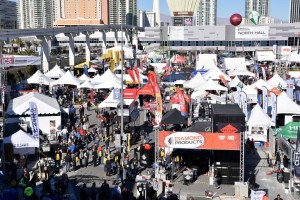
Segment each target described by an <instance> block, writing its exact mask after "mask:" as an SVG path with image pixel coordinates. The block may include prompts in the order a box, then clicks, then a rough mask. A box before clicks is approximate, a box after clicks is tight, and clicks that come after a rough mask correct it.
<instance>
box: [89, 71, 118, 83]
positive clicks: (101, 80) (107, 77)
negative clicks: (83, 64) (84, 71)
mask: <svg viewBox="0 0 300 200" xmlns="http://www.w3.org/2000/svg"><path fill="white" fill-rule="evenodd" d="M107 80H114V81H115V82H119V83H120V82H121V79H119V78H118V77H117V76H116V75H115V74H114V73H112V71H111V70H110V69H107V70H106V71H105V72H104V74H102V75H101V76H100V77H97V78H93V79H92V83H93V84H97V83H104V82H106V81H107Z"/></svg>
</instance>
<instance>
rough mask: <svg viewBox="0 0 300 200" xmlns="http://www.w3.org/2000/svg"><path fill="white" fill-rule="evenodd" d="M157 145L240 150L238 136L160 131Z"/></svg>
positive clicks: (232, 134) (180, 147) (236, 134)
mask: <svg viewBox="0 0 300 200" xmlns="http://www.w3.org/2000/svg"><path fill="white" fill-rule="evenodd" d="M158 145H159V147H169V148H178V149H210V150H240V134H239V133H210V132H200V133H198V132H175V133H174V132H171V131H161V132H159V142H158Z"/></svg>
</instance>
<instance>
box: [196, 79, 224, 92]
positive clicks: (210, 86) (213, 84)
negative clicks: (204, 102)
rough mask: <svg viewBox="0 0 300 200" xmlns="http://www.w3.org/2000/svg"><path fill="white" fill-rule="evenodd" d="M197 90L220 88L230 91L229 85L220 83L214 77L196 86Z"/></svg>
mask: <svg viewBox="0 0 300 200" xmlns="http://www.w3.org/2000/svg"><path fill="white" fill-rule="evenodd" d="M195 90H220V91H228V89H227V87H225V86H222V85H219V84H218V83H216V82H215V81H213V80H212V79H209V80H208V81H206V82H205V83H203V84H202V85H200V86H199V87H196V88H195Z"/></svg>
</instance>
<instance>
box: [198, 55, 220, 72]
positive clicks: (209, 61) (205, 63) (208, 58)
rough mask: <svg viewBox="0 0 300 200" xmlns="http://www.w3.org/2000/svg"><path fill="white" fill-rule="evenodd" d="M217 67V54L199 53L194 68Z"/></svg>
mask: <svg viewBox="0 0 300 200" xmlns="http://www.w3.org/2000/svg"><path fill="white" fill-rule="evenodd" d="M215 67H217V54H199V55H198V60H197V64H196V69H212V68H215Z"/></svg>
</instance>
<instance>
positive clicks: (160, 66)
mask: <svg viewBox="0 0 300 200" xmlns="http://www.w3.org/2000/svg"><path fill="white" fill-rule="evenodd" d="M150 65H151V66H153V67H154V68H155V70H156V71H157V72H158V73H161V72H163V71H164V70H163V68H164V67H165V66H167V63H150Z"/></svg>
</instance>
